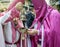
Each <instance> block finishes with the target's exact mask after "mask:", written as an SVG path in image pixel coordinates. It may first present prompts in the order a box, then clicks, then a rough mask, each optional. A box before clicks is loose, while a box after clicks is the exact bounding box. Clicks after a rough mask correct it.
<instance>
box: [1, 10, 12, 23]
mask: <svg viewBox="0 0 60 47" xmlns="http://www.w3.org/2000/svg"><path fill="white" fill-rule="evenodd" d="M10 13H11V11H9V12H7V13H6V14H4V15H3V16H1V17H0V23H2V24H3V23H4V22H5V21H6V20H7V19H8V18H9V17H10Z"/></svg>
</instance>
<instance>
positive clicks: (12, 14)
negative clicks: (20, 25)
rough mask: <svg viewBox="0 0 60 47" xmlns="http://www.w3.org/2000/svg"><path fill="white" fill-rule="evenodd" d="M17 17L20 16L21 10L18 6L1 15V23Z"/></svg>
mask: <svg viewBox="0 0 60 47" xmlns="http://www.w3.org/2000/svg"><path fill="white" fill-rule="evenodd" d="M15 17H17V18H19V11H17V10H16V8H13V9H11V10H10V11H8V12H7V13H5V14H4V15H3V16H2V17H0V23H2V24H3V23H7V22H9V21H12V20H13V18H15Z"/></svg>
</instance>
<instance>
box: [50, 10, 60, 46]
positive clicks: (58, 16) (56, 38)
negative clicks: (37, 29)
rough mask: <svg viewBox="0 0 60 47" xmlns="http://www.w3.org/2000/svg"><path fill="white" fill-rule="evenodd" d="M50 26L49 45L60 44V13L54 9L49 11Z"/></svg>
mask: <svg viewBox="0 0 60 47" xmlns="http://www.w3.org/2000/svg"><path fill="white" fill-rule="evenodd" d="M50 19H51V28H50V40H49V47H59V46H60V13H59V12H58V11H56V10H53V11H52V12H51V16H50Z"/></svg>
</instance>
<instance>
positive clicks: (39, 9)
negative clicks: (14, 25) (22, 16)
mask: <svg viewBox="0 0 60 47" xmlns="http://www.w3.org/2000/svg"><path fill="white" fill-rule="evenodd" d="M32 3H33V5H34V8H35V11H36V18H35V20H34V21H33V24H32V26H31V27H33V26H34V25H35V23H36V22H37V24H38V26H37V29H40V26H41V23H42V24H43V25H44V45H43V47H60V13H59V12H58V11H57V10H56V9H53V8H52V7H50V6H48V5H47V4H46V2H45V0H32ZM40 36H41V29H40V35H36V36H34V37H33V36H32V37H31V38H32V39H31V40H32V47H37V46H36V45H37V41H38V38H41V37H40Z"/></svg>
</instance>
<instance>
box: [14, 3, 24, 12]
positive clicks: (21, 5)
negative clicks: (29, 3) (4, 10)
mask: <svg viewBox="0 0 60 47" xmlns="http://www.w3.org/2000/svg"><path fill="white" fill-rule="evenodd" d="M15 7H16V9H17V10H19V11H20V10H22V9H23V3H22V2H18V3H17V4H16V6H15Z"/></svg>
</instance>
